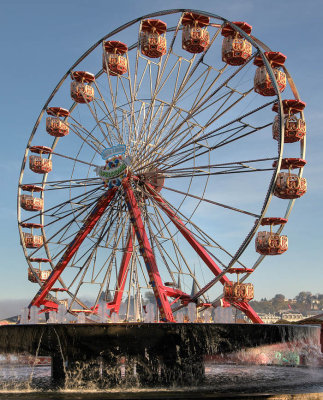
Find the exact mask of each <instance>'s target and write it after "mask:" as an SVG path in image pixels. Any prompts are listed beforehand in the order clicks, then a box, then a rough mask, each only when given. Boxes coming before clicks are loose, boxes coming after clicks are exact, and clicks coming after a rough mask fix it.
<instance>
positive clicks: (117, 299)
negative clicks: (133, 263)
mask: <svg viewBox="0 0 323 400" xmlns="http://www.w3.org/2000/svg"><path fill="white" fill-rule="evenodd" d="M131 231H132V232H131ZM134 233H135V232H134V229H132V230H131V229H130V230H129V234H128V239H127V244H126V247H125V249H124V253H123V256H122V260H121V266H120V270H119V275H118V283H117V287H116V291H115V293H114V298H113V301H112V302H110V303H107V308H108V309H110V308H111V309H112V310H111V313H112V312H115V313H117V314H118V313H119V309H120V304H121V300H122V295H123V292H124V287H125V284H126V280H127V275H128V270H129V261H130V259H131V256H132V250H133V244H132V236H133V235H134Z"/></svg>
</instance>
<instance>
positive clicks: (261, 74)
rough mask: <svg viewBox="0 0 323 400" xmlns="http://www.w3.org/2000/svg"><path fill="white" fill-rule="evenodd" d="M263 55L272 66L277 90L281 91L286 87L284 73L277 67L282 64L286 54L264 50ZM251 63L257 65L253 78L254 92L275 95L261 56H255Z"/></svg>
mask: <svg viewBox="0 0 323 400" xmlns="http://www.w3.org/2000/svg"><path fill="white" fill-rule="evenodd" d="M265 57H266V58H267V60H268V61H269V63H270V65H271V67H272V70H273V73H274V75H275V78H276V81H277V85H278V88H279V91H280V92H283V91H284V90H285V88H286V74H285V72H284V71H281V70H280V69H279V67H282V66H283V65H284V63H285V60H286V56H285V55H284V54H282V53H279V52H275V51H269V52H265ZM253 63H254V64H255V65H257V67H258V68H257V69H256V74H255V79H254V90H255V92H256V93H259V94H261V95H262V96H275V95H276V91H275V88H274V86H273V84H272V82H271V79H270V76H269V74H268V71H267V69H266V67H265V65H264V61H263V59H262V57H261V56H258V57H256V58H255V59H254V62H253Z"/></svg>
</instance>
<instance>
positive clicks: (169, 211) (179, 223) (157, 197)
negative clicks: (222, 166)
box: [145, 183, 263, 323]
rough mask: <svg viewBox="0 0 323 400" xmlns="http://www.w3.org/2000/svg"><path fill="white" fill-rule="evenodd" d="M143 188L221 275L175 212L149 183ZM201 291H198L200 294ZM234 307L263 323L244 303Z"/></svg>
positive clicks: (224, 280)
mask: <svg viewBox="0 0 323 400" xmlns="http://www.w3.org/2000/svg"><path fill="white" fill-rule="evenodd" d="M145 186H146V188H147V190H148V192H149V194H150V195H151V196H152V197H153V198H154V199H155V201H156V202H157V203H158V205H159V207H160V208H161V209H162V210H163V211H164V212H165V214H167V215H168V217H169V219H170V220H171V221H172V222H173V224H174V225H175V226H176V228H177V229H178V230H179V231H180V232H181V234H182V235H183V236H184V238H185V239H186V240H187V241H188V243H189V244H190V245H191V246H192V248H193V249H194V250H195V251H196V253H197V254H198V255H199V257H201V259H202V260H203V261H204V263H205V264H206V265H207V266H208V268H209V269H210V270H211V271H212V272H213V274H214V275H215V276H218V275H220V274H221V273H222V270H221V268H220V267H219V266H218V265H217V264H216V263H215V262H214V260H213V259H212V258H211V256H210V255H209V253H208V252H207V251H206V249H205V248H204V247H203V246H202V245H201V244H200V243H199V242H198V241H197V240H196V239H195V237H194V236H193V234H192V232H191V231H190V230H188V229H187V228H186V226H185V224H184V223H183V221H182V220H181V219H180V218H178V217H177V215H176V214H175V212H174V211H173V210H172V209H171V208H170V207H169V206H168V205H167V203H166V202H165V200H164V199H163V198H162V197H161V196H160V194H159V193H157V192H156V191H155V190H154V187H153V186H152V185H150V184H149V183H145ZM220 282H221V283H222V284H223V285H224V283H229V282H230V280H229V279H228V278H227V277H226V276H225V275H224V276H222V278H220ZM202 291H203V289H202V290H201V291H200V292H202ZM232 305H233V306H234V307H236V308H238V309H239V310H241V311H243V312H244V313H245V314H246V315H247V316H248V317H249V318H250V319H251V320H252V322H255V323H263V321H262V320H261V318H260V317H259V315H258V314H257V313H256V311H254V310H253V308H252V307H251V306H250V305H249V304H248V303H246V302H241V303H234V304H232Z"/></svg>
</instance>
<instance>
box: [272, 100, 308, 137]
mask: <svg viewBox="0 0 323 400" xmlns="http://www.w3.org/2000/svg"><path fill="white" fill-rule="evenodd" d="M282 103H283V110H284V126H285V135H284V143H294V142H298V141H300V140H302V139H304V137H305V135H306V123H305V120H304V119H302V117H300V118H298V117H297V116H296V115H295V114H297V113H301V112H302V111H303V110H304V108H305V106H306V103H304V102H303V101H300V100H294V99H292V100H283V101H282ZM273 111H275V112H278V103H275V104H274V105H273ZM272 129H273V138H274V139H275V140H278V138H279V132H280V125H279V118H278V115H276V116H275V119H274V122H273V128H272Z"/></svg>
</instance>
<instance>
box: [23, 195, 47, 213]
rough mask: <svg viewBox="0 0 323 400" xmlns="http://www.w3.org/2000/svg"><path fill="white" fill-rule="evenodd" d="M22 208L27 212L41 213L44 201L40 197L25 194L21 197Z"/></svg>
mask: <svg viewBox="0 0 323 400" xmlns="http://www.w3.org/2000/svg"><path fill="white" fill-rule="evenodd" d="M20 206H21V207H22V208H23V209H24V210H26V211H41V210H42V209H43V206H44V201H43V199H41V198H39V197H34V196H31V195H28V194H23V195H21V196H20Z"/></svg>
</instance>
